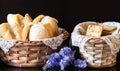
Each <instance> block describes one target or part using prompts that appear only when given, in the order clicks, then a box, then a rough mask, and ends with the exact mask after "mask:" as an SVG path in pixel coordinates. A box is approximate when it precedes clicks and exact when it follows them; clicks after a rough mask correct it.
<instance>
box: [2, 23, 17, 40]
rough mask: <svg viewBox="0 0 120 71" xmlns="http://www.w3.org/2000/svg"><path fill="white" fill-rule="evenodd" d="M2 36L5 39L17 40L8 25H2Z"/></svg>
mask: <svg viewBox="0 0 120 71" xmlns="http://www.w3.org/2000/svg"><path fill="white" fill-rule="evenodd" d="M0 36H1V37H2V38H5V39H15V36H14V34H13V33H12V32H11V29H10V27H9V24H8V23H2V24H1V25H0Z"/></svg>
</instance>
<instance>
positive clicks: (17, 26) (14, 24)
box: [7, 14, 24, 40]
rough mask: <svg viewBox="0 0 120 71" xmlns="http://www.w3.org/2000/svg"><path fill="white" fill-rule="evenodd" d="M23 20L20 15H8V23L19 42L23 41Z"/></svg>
mask: <svg viewBox="0 0 120 71" xmlns="http://www.w3.org/2000/svg"><path fill="white" fill-rule="evenodd" d="M22 19H23V16H22V15H20V14H8V16H7V21H8V23H9V25H10V28H11V29H12V32H13V33H14V34H15V36H16V39H17V40H22V30H23V27H24V24H23V23H22V22H21V20H22Z"/></svg>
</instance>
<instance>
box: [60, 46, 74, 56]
mask: <svg viewBox="0 0 120 71" xmlns="http://www.w3.org/2000/svg"><path fill="white" fill-rule="evenodd" d="M59 54H60V55H62V56H63V57H64V56H71V55H74V54H73V52H72V50H71V48H69V47H64V48H62V49H61V50H60V51H59Z"/></svg>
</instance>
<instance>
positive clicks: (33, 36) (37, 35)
mask: <svg viewBox="0 0 120 71" xmlns="http://www.w3.org/2000/svg"><path fill="white" fill-rule="evenodd" d="M49 37H51V35H50V34H49V31H48V30H47V29H46V28H45V26H44V25H42V24H41V23H39V24H34V25H33V26H32V27H31V29H30V33H29V40H30V41H39V40H41V39H44V38H49Z"/></svg>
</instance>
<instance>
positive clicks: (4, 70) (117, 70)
mask: <svg viewBox="0 0 120 71" xmlns="http://www.w3.org/2000/svg"><path fill="white" fill-rule="evenodd" d="M0 71H43V70H42V67H36V68H17V67H11V66H8V65H6V64H4V63H3V62H0ZM53 71H60V70H53ZM64 71H120V64H119V63H117V64H116V65H115V66H114V67H110V68H102V69H98V68H96V69H95V68H86V69H82V70H81V69H77V68H73V67H68V68H67V69H65V70H64Z"/></svg>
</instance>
